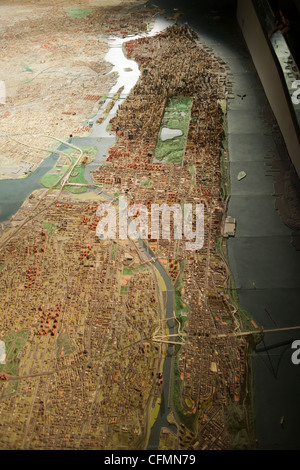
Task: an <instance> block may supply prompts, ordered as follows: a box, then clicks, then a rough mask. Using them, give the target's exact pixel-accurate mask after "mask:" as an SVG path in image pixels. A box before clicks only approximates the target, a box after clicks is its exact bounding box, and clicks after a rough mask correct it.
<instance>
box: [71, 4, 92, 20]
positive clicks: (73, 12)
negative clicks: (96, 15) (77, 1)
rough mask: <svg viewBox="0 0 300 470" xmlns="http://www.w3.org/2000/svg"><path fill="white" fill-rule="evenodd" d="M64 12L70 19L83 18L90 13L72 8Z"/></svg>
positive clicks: (88, 10) (89, 11)
mask: <svg viewBox="0 0 300 470" xmlns="http://www.w3.org/2000/svg"><path fill="white" fill-rule="evenodd" d="M65 11H66V13H67V15H68V16H69V17H70V18H85V17H86V16H88V15H89V14H90V13H91V11H92V9H90V8H80V7H77V6H74V7H70V8H67V9H66V10H65Z"/></svg>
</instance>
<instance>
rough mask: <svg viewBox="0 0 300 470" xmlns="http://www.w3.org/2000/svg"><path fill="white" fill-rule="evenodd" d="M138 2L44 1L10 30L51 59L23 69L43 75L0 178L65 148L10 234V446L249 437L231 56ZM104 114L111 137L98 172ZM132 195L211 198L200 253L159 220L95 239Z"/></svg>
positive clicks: (205, 443) (11, 111) (5, 377)
mask: <svg viewBox="0 0 300 470" xmlns="http://www.w3.org/2000/svg"><path fill="white" fill-rule="evenodd" d="M66 3H67V2H66ZM81 3H83V2H81ZM87 3H88V2H87ZM133 6H134V3H132V4H131V5H130V8H129V7H128V5H127V6H126V4H125V6H122V5H121V6H119V7H118V8H113V7H111V8H108V7H107V8H99V9H95V10H93V9H91V10H89V9H80V8H79V9H78V10H74V9H73V10H72V9H70V8H69V9H66V10H63V13H62V10H61V7H56V6H50V2H48V7H47V8H45V9H43V10H41V11H43V15H44V16H43V17H42V18H38V11H37V12H36V15H37V17H36V18H34V17H33V18H31V19H26V20H24V21H21V22H20V24H21V25H22V28H23V29H21V30H20V33H19V35H18V34H14V33H13V32H11V33H10V32H9V31H10V30H9V27H8V26H9V25H7V28H6V35H4V36H3V37H2V39H1V42H4V41H5V46H6V47H5V49H4V50H5V60H6V62H7V64H11V67H13V65H12V63H10V59H9V58H10V57H11V56H15V52H13V51H14V48H15V46H16V44H20V43H22V44H23V45H24V49H23V55H24V57H28V55H29V49H30V47H32V48H33V49H32V56H33V55H34V53H36V54H37V55H38V54H40V53H41V52H40V51H41V48H43V49H44V50H45V51H46V52H45V54H46V55H45V60H46V61H47V66H49V68H48V67H44V66H42V65H45V64H42V65H41V64H39V67H36V63H35V60H36V59H35V58H34V57H32V64H31V63H30V62H29V63H28V64H25V63H24V66H25V65H26V67H32V68H33V69H34V70H35V71H36V73H35V74H34V76H32V75H28V77H30V78H28V80H27V81H25V80H23V82H22V86H21V84H19V85H18V86H17V88H16V94H15V95H14V96H10V97H9V99H8V102H7V103H6V104H5V105H4V108H3V110H1V113H2V115H1V117H2V120H1V134H3V135H6V138H5V139H3V138H2V139H1V148H0V150H1V154H2V155H6V163H7V164H6V165H4V166H3V167H2V169H1V171H2V174H1V177H2V178H15V177H17V176H24V177H25V176H26V175H25V174H24V171H25V172H29V173H30V172H33V171H34V169H35V168H36V167H37V166H38V165H39V164H40V162H41V160H43V159H44V158H45V156H46V155H48V154H49V151H50V153H51V152H56V157H57V159H56V162H55V165H54V166H53V168H50V169H49V171H48V172H47V173H46V174H45V175H44V176H43V179H42V180H41V183H42V184H43V186H44V187H43V188H39V189H36V191H33V192H32V193H31V194H30V196H29V197H28V198H27V199H26V200H25V202H24V203H23V204H22V206H21V207H20V209H19V210H18V212H17V213H16V214H15V215H14V216H13V217H12V219H11V220H10V221H9V222H5V224H4V225H3V234H2V238H1V239H0V248H1V251H0V271H1V272H0V292H1V295H0V310H1V316H0V340H1V342H2V345H5V360H3V361H2V363H1V364H0V372H1V377H0V449H99V450H109V449H116V450H118V449H121V450H128V449H146V448H147V446H148V444H149V441H150V440H151V441H152V440H154V441H155V440H156V441H157V442H158V447H159V449H169V450H180V449H195V450H200V449H230V448H231V447H232V440H233V439H237V437H236V436H238V438H239V439H242V441H243V443H245V442H247V440H248V439H249V433H250V432H251V428H250V429H249V427H248V419H247V418H248V417H247V408H246V407H245V406H244V404H245V403H247V401H248V399H249V396H248V376H247V355H248V342H247V340H246V339H245V336H243V335H242V334H241V331H246V330H251V329H254V327H255V326H254V325H253V324H252V323H251V321H249V319H248V318H247V316H246V315H245V314H244V313H243V312H241V311H240V310H239V308H238V305H237V303H236V299H235V295H234V292H235V291H234V286H233V284H232V281H231V276H230V271H229V269H228V266H227V261H226V237H227V236H229V235H233V234H234V227H232V226H231V225H230V223H232V221H231V219H230V220H229V219H226V218H225V217H226V208H227V200H228V196H229V181H228V173H227V165H228V155H227V149H226V96H227V93H228V90H229V91H230V84H229V83H228V77H227V69H226V65H225V64H224V63H223V62H222V61H220V60H219V59H218V58H217V57H215V56H214V54H213V52H212V51H211V50H209V49H208V48H207V47H206V46H205V45H203V44H202V43H201V38H199V37H198V36H197V35H196V34H195V32H194V31H193V30H192V29H191V28H190V27H189V26H188V25H179V24H176V23H173V24H172V25H171V26H169V27H168V28H167V29H165V30H163V31H162V32H160V33H158V34H157V35H154V36H150V35H147V34H146V33H147V24H148V23H149V24H151V21H152V22H153V19H154V15H157V14H159V13H161V12H159V11H156V10H147V9H145V8H142V9H136V10H133ZM50 13H51V15H50ZM54 13H55V19H54V16H53V15H54ZM49 15H50V16H49ZM63 15H64V16H63ZM52 18H53V19H52ZM37 20H39V21H38V23H39V26H38V27H37ZM46 20H47V21H52V22H53V25H54V24H56V28H55V29H53V30H52V31H51V37H50V36H49V34H50V33H49V32H47V33H46ZM63 20H64V21H63ZM16 21H17V19H16ZM60 22H61V23H60ZM51 24H52V23H51ZM120 25H121V27H120ZM18 26H19V23H18ZM100 27H101V28H102V29H101V40H100V34H99V29H100ZM4 29H5V27H4ZM49 29H50V30H51V28H49V27H48V28H47V31H49ZM141 32H144V36H143V37H142V36H141ZM136 33H138V34H139V36H138V37H134V38H133V39H130V37H128V36H130V34H132V35H133V34H136ZM112 34H113V35H114V36H116V37H119V38H125V37H126V38H127V39H128V40H126V42H125V43H124V44H123V50H124V54H125V55H126V57H127V58H128V59H130V60H132V61H135V62H136V63H137V64H138V66H139V69H140V76H139V79H138V81H137V83H136V84H135V86H134V87H133V88H132V89H131V90H130V92H129V93H128V94H126V93H125V95H124V96H123V95H122V93H124V89H123V88H122V87H121V88H119V89H118V90H116V91H115V92H113V93H111V95H110V96H109V93H110V89H111V88H112V87H113V85H115V84H116V82H117V77H116V73H115V72H112V73H107V72H108V71H109V70H110V66H109V64H107V63H106V62H104V52H105V51H107V38H108V36H109V35H112ZM68 43H69V46H68V47H67V46H66V44H68ZM37 45H38V46H37ZM34 47H38V48H39V49H34ZM78 48H79V49H80V53H79V52H78ZM52 59H53V63H54V64H55V68H54V70H53V76H54V77H55V81H54V82H53V80H52V77H51V73H50V72H51V70H50V64H51V61H52ZM58 64H60V68H58V67H57V66H58ZM26 70H27V69H25V71H24V73H30V72H28V71H26ZM70 70H71V72H70ZM16 72H17V67H15V69H14V70H13V73H16ZM128 73H129V68H128ZM65 76H68V86H66V82H65V79H64V77H65ZM49 83H52V84H53V89H51V88H47V89H46V90H45V88H44V87H43V84H44V85H45V84H47V85H49ZM36 87H37V88H36ZM37 89H39V91H37ZM39 93H40V94H42V95H43V94H44V93H45V96H44V95H43V100H42V101H38V103H37V109H34V107H33V106H32V99H34V98H36V99H37V98H38V96H39ZM110 103H111V104H110ZM95 109H96V112H95V113H94V111H95ZM100 109H101V110H102V111H101V112H99V110H100ZM113 109H116V112H114V113H112V110H113ZM35 111H36V112H35ZM95 115H96V118H95ZM13 117H14V119H13ZM91 118H92V121H91V122H88V120H89V119H91ZM43 120H45V123H43ZM85 121H87V122H85ZM84 122H85V123H84ZM103 125H105V126H108V127H107V129H108V131H109V133H110V135H111V136H113V137H115V139H114V142H113V143H112V145H111V146H109V148H108V151H107V154H106V155H105V158H104V159H103V161H102V163H101V164H100V165H97V166H96V167H95V166H94V167H93V171H92V173H91V181H87V180H86V170H88V168H89V166H91V167H92V165H93V162H94V161H95V158H96V155H97V152H98V149H99V148H98V143H99V141H101V138H100V139H98V140H97V139H93V138H92V135H93V132H94V131H95V130H97V126H103ZM14 126H19V128H18V130H17V129H16V128H15V127H14ZM16 134H18V135H16ZM38 134H39V135H38ZM89 137H90V141H89V140H88V138H89ZM55 139H56V140H55ZM75 139H76V141H75ZM80 139H82V141H81V140H80ZM62 142H63V143H64V147H63V149H62V147H60V145H61V144H62ZM81 142H82V143H81ZM37 148H40V149H44V150H43V151H38V150H37ZM22 172H23V173H22ZM121 196H122V197H126V200H127V202H128V205H129V207H130V206H131V205H132V204H143V205H144V206H146V207H147V208H149V211H150V209H151V205H153V204H159V205H162V204H164V203H165V204H168V205H174V204H180V205H181V206H182V207H183V205H184V204H192V205H193V207H195V205H197V204H201V205H203V206H204V244H203V246H202V247H201V249H196V250H187V249H186V241H187V240H186V239H185V237H184V236H182V237H181V238H180V239H175V237H173V236H172V232H173V231H174V224H175V220H174V217H173V218H172V217H171V236H170V238H169V239H163V238H161V237H158V238H152V236H151V226H149V234H148V237H147V239H145V240H143V242H141V240H136V239H134V238H130V237H128V238H126V239H121V238H118V237H116V238H115V239H109V238H101V237H99V236H98V234H97V226H98V224H99V222H100V220H101V216H99V213H98V208H99V206H100V205H101V204H104V203H107V202H108V201H110V202H111V204H112V206H114V207H116V208H117V205H118V199H119V198H120V197H121ZM224 223H227V224H229V225H230V227H229V229H230V230H229V231H228V230H227V229H228V226H226V227H227V229H226V230H225V229H224ZM224 230H225V231H224ZM232 230H233V232H232ZM162 400H163V401H164V404H165V405H167V406H165V407H164V408H165V411H164V410H162V409H161V407H160V405H161V403H162ZM163 413H165V414H163Z"/></svg>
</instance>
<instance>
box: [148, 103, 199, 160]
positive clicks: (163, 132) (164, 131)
mask: <svg viewBox="0 0 300 470" xmlns="http://www.w3.org/2000/svg"><path fill="white" fill-rule="evenodd" d="M192 102H193V100H192V98H190V97H187V96H172V97H170V98H168V100H167V103H166V107H165V112H164V116H163V118H162V121H161V125H160V130H159V135H158V141H157V144H156V148H155V153H154V158H155V160H157V161H160V162H165V163H181V162H182V159H183V156H184V152H185V146H186V139H187V133H188V128H189V122H190V114H191V107H192Z"/></svg>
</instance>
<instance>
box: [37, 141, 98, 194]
mask: <svg viewBox="0 0 300 470" xmlns="http://www.w3.org/2000/svg"><path fill="white" fill-rule="evenodd" d="M82 151H83V155H82V159H81V160H80V162H79V165H76V166H75V167H74V168H73V170H72V173H71V175H70V177H69V179H68V183H70V185H69V184H66V185H65V187H64V189H66V190H67V191H69V192H71V193H74V194H78V193H84V192H86V190H87V184H88V183H87V181H86V179H85V177H84V172H85V165H86V164H88V163H90V162H91V161H92V160H93V159H94V158H95V155H96V153H97V151H98V149H97V147H95V146H90V147H83V148H82ZM64 154H65V155H66V156H69V158H67V157H65V158H64V159H61V158H59V159H58V161H57V162H56V164H55V165H54V167H53V168H52V169H51V170H50V171H48V173H46V174H45V175H44V176H43V177H42V179H41V181H40V183H41V184H42V185H43V186H45V187H46V188H52V187H53V188H55V189H59V188H60V187H61V184H60V181H61V180H62V178H63V176H64V175H65V174H66V172H67V171H68V169H69V168H70V167H71V165H73V164H74V163H75V162H76V160H77V158H78V152H76V151H74V149H73V148H68V149H66V150H64ZM76 185H78V186H76Z"/></svg>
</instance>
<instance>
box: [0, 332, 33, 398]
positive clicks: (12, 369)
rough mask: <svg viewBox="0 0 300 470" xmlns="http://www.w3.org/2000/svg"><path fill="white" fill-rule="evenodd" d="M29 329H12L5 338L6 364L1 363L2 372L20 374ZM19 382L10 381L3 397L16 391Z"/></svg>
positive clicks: (0, 369)
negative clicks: (20, 364) (21, 359)
mask: <svg viewBox="0 0 300 470" xmlns="http://www.w3.org/2000/svg"><path fill="white" fill-rule="evenodd" d="M28 334H29V332H28V331H25V330H24V331H23V330H21V331H16V332H15V331H11V332H10V333H8V334H7V336H5V337H4V338H3V340H4V343H5V352H6V359H5V364H1V365H0V373H3V374H7V375H12V376H14V375H18V369H19V363H20V358H21V356H22V351H23V348H24V346H25V344H26V341H27V338H28ZM17 385H18V382H17V381H13V380H12V381H9V382H8V383H7V387H5V389H4V392H3V395H2V396H3V398H7V397H9V396H11V395H13V394H14V393H15V392H16V389H17Z"/></svg>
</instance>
